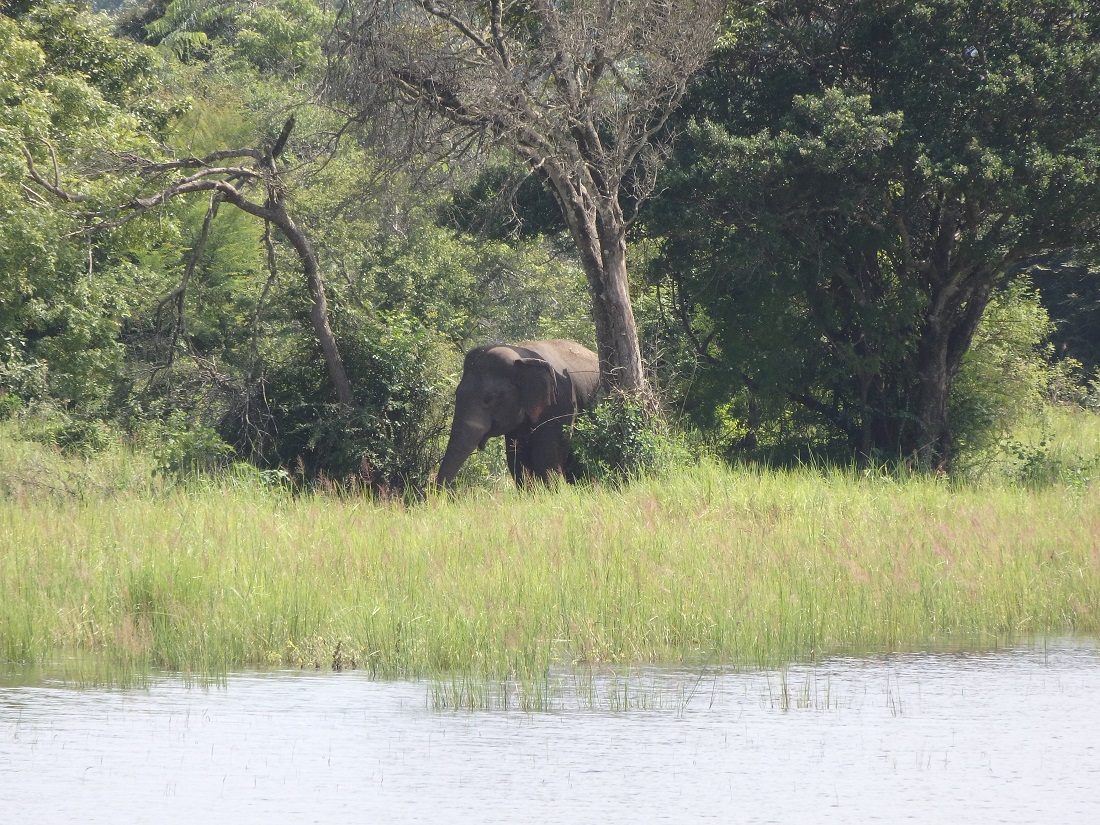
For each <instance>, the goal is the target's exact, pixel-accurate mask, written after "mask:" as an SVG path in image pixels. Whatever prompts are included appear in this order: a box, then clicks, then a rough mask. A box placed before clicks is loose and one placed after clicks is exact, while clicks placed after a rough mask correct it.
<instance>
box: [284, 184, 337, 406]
mask: <svg viewBox="0 0 1100 825" xmlns="http://www.w3.org/2000/svg"><path fill="white" fill-rule="evenodd" d="M271 209H272V218H273V220H272V223H274V224H275V225H276V226H278V227H279V229H280V230H281V231H282V233H283V234H284V235H285V236H286V239H287V240H288V241H290V243H291V245H292V246H293V247H294V249H295V251H296V252H297V253H298V257H299V259H301V261H302V271H303V273H304V274H305V276H306V283H307V284H308V285H309V294H310V296H311V297H312V298H313V306H312V307H310V310H309V318H310V321H312V323H313V332H314V334H315V335H316V336H317V343H318V344H319V345H320V346H321V355H322V357H323V358H324V360H325V368H326V369H327V370H328V377H329V380H330V381H331V382H332V386H333V388H334V389H335V390H336V400H337V401H338V402H339V403H340V404H342V405H344V406H345V407H351V406H353V405H354V404H355V399H354V397H353V396H352V392H351V382H350V381H349V380H348V373H347V370H346V369H345V368H344V359H343V357H341V355H340V348H339V347H338V346H337V345H336V336H335V335H334V334H333V332H332V327H331V326H330V325H329V321H328V300H327V299H326V298H325V283H324V281H323V280H322V278H321V272H320V269H319V268H318V266H317V256H316V255H315V254H314V252H313V245H312V244H311V243H310V242H309V238H307V237H306V235H305V233H304V232H302V231H301V230H300V229H299V228H298V227H297V225H295V223H294V221H293V220H291V218H290V215H289V214H287V211H286V208H285V207H284V205H283V203H282V201H278V202H276V203H274V204H272V205H271Z"/></svg>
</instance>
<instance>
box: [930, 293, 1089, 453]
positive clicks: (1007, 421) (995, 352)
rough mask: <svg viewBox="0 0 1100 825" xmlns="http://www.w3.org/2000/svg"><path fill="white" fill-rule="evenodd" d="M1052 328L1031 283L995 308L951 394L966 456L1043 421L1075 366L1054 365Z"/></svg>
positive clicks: (1005, 295) (994, 302) (1006, 295)
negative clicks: (1056, 386)
mask: <svg viewBox="0 0 1100 825" xmlns="http://www.w3.org/2000/svg"><path fill="white" fill-rule="evenodd" d="M1052 326H1053V325H1052V324H1051V322H1050V319H1049V317H1048V315H1047V311H1046V309H1044V307H1043V305H1042V303H1041V301H1040V299H1039V295H1038V294H1037V293H1036V292H1035V291H1034V290H1033V289H1032V288H1031V283H1030V281H1028V280H1027V279H1026V278H1020V279H1017V280H1016V281H1014V282H1013V283H1011V284H1010V285H1009V286H1008V287H1007V288H1006V289H1005V290H1003V291H1002V292H1000V293H998V294H997V295H996V296H994V298H993V299H992V300H991V301H990V302H989V306H988V308H987V309H986V311H985V314H984V315H983V316H982V322H981V325H980V326H979V328H978V331H977V333H976V334H975V336H974V343H973V345H972V347H971V349H970V350H969V352H967V354H966V356H965V357H964V358H963V364H962V369H961V370H960V371H959V376H958V378H957V379H956V380H955V383H954V385H953V387H952V390H951V419H952V421H953V422H954V432H955V437H956V439H957V440H958V444H959V447H960V449H961V451H962V452H963V453H964V454H965V453H968V452H969V453H980V452H981V451H983V450H986V449H989V448H990V447H992V446H993V445H995V444H997V443H999V442H1000V441H1001V440H1002V439H1004V438H1005V437H1006V435H1007V434H1008V433H1010V432H1011V431H1012V430H1013V429H1015V428H1016V427H1017V426H1018V425H1019V424H1020V423H1021V422H1023V421H1025V420H1027V419H1029V418H1035V417H1036V416H1039V415H1041V413H1042V412H1043V408H1044V405H1045V403H1046V402H1047V401H1048V400H1049V399H1050V392H1051V387H1052V384H1053V383H1054V382H1055V381H1057V380H1058V379H1059V377H1060V375H1061V373H1062V372H1064V371H1065V370H1066V369H1067V368H1070V367H1071V366H1072V365H1071V364H1067V363H1065V362H1061V363H1055V362H1054V361H1053V360H1052V356H1053V347H1052V346H1051V344H1050V343H1049V338H1050V334H1051V331H1052Z"/></svg>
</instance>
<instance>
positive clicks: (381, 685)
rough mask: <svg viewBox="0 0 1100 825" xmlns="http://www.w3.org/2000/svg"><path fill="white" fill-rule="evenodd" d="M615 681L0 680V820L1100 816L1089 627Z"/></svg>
mask: <svg viewBox="0 0 1100 825" xmlns="http://www.w3.org/2000/svg"><path fill="white" fill-rule="evenodd" d="M622 676H623V675H622V674H617V675H614V674H612V675H609V674H603V675H601V676H600V677H598V678H597V679H596V680H595V681H594V682H593V683H591V684H587V683H586V685H585V686H584V687H583V689H582V690H581V695H572V696H571V694H570V691H571V690H572V688H571V687H570V685H571V684H572V682H571V677H570V676H569V675H568V674H562V675H561V676H560V679H561V681H562V683H563V685H564V688H563V690H564V693H563V694H562V696H561V697H560V699H559V702H558V706H559V707H560V708H561V709H560V710H556V711H552V712H538V713H527V712H522V711H517V710H498V711H475V712H468V711H458V712H454V711H439V710H436V709H434V707H433V704H434V703H433V695H435V694H434V693H433V690H432V688H431V685H430V684H429V683H427V682H419V683H409V682H380V681H371V680H370V679H368V678H366V677H365V676H364V675H362V674H358V673H354V672H352V673H321V674H314V673H297V672H295V673H284V672H278V673H263V674H239V675H231V676H230V677H229V678H228V680H227V681H226V682H225V683H224V684H222V685H221V686H216V687H201V686H194V685H192V686H188V685H186V684H185V683H184V682H183V681H182V680H180V679H178V678H173V677H168V676H166V677H162V678H155V679H154V680H153V681H152V683H151V684H150V685H148V686H147V687H144V688H141V689H134V690H96V689H76V688H70V687H65V686H62V685H60V684H51V683H49V682H45V683H43V682H38V683H34V684H22V685H21V684H18V683H15V684H13V680H12V679H11V678H9V679H8V681H7V682H0V684H2V685H6V686H2V687H0V823H39V825H49V823H67V822H79V823H111V825H117V824H118V823H130V822H152V821H156V822H158V823H176V822H178V823H187V825H195V823H218V822H233V823H235V825H245V824H246V823H263V825H272V823H283V822H286V823H302V822H324V823H344V822H374V823H403V822H430V823H479V825H482V824H483V823H517V822H527V821H534V822H538V823H558V822H561V823H566V822H568V823H590V822H591V823H597V822H598V823H620V822H621V823H631V825H636V823H649V822H698V821H708V820H713V821H720V822H739V823H749V822H761V823H763V822H797V823H811V822H906V821H913V822H960V821H964V820H965V821H967V822H971V823H981V822H1034V823H1050V822H1058V823H1078V822H1080V823H1096V822H1100V708H1098V706H1097V698H1098V697H1100V653H1098V652H1097V646H1096V644H1095V642H1074V641H1061V642H1057V643H1047V644H1045V645H1043V646H1032V647H1027V648H1020V649H1014V650H1007V651H1001V652H996V653H951V654H942V653H941V654H931V653H929V654H906V655H893V656H885V657H871V658H852V659H833V660H829V661H826V662H822V663H819V664H818V665H816V666H812V667H811V666H804V667H791V668H789V669H787V670H786V671H785V672H777V671H773V672H753V673H736V672H717V671H710V670H707V671H702V672H700V671H695V672H692V673H685V672H676V671H662V670H646V671H635V672H633V673H631V674H630V678H629V680H627V681H626V682H624V681H623V678H622ZM15 681H16V682H17V680H15ZM623 707H626V708H628V709H626V710H623V709H621V708H623ZM613 708H618V709H613ZM629 708H634V709H629ZM639 708H640V709H639Z"/></svg>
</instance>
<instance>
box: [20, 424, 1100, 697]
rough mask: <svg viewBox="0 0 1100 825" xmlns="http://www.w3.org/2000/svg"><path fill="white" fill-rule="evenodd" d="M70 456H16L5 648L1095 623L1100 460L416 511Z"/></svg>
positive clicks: (698, 482)
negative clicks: (972, 474)
mask: <svg viewBox="0 0 1100 825" xmlns="http://www.w3.org/2000/svg"><path fill="white" fill-rule="evenodd" d="M1077 424H1078V426H1084V427H1086V428H1087V435H1086V436H1085V437H1086V438H1088V439H1091V444H1090V445H1089V448H1090V451H1091V454H1092V456H1093V461H1092V465H1091V467H1085V466H1083V465H1080V464H1078V465H1077V468H1078V469H1079V470H1087V471H1088V472H1090V473H1092V475H1093V477H1095V476H1096V474H1097V472H1098V467H1097V462H1096V460H1095V456H1096V455H1098V454H1100V449H1097V448H1098V447H1100V443H1098V442H1100V427H1098V426H1097V421H1096V419H1095V417H1094V416H1091V415H1090V416H1088V417H1087V419H1080V420H1079V421H1078V422H1077ZM1080 437H1082V431H1081V430H1078V438H1080ZM1078 446H1081V444H1080V442H1078ZM1062 457H1063V458H1065V459H1066V461H1067V462H1072V461H1077V460H1079V458H1080V455H1073V456H1071V455H1070V454H1069V453H1065V454H1062ZM1052 460H1053V459H1052ZM57 461H59V459H57V458H56V457H55V456H51V455H50V454H49V452H48V451H47V453H46V455H45V456H43V455H42V454H41V453H40V452H38V453H36V452H35V447H34V445H28V444H24V445H22V447H19V446H13V444H12V442H7V443H6V445H5V447H4V462H3V468H4V469H3V473H2V474H3V479H2V481H3V484H4V487H5V493H6V494H5V495H4V496H3V498H2V499H0V535H3V537H4V542H3V546H4V552H3V553H2V554H0V589H2V592H3V593H4V594H5V597H4V599H3V600H2V602H0V658H2V660H3V661H4V662H6V663H7V664H9V665H11V664H15V663H44V662H56V661H59V660H61V661H64V660H65V659H66V658H69V659H71V660H73V661H80V660H81V659H87V658H92V659H95V660H96V661H98V662H100V663H106V664H108V665H110V666H113V667H115V668H117V669H118V671H119V672H123V673H129V672H133V671H134V670H135V669H136V670H138V671H141V670H144V669H145V668H147V667H155V668H169V669H174V670H183V671H189V672H194V673H200V674H211V673H212V674H217V673H221V672H224V671H226V670H229V669H233V668H241V667H266V666H280V667H285V666H291V667H307V668H324V669H330V668H335V669H340V668H352V667H354V668H361V669H365V670H368V671H370V672H371V673H373V674H376V675H378V676H381V677H417V676H427V675H432V676H438V675H442V674H449V675H450V676H451V677H454V676H455V675H456V674H458V675H462V676H464V677H465V676H469V677H471V678H472V679H475V680H491V679H509V678H517V679H519V680H520V681H524V680H526V681H528V682H530V681H531V680H537V679H539V678H544V676H545V673H546V672H547V669H548V668H549V667H550V666H552V665H555V664H560V665H566V666H569V665H574V664H579V665H589V664H599V663H630V664H638V663H650V662H660V663H687V664H691V665H698V664H700V663H722V664H731V663H732V664H743V665H759V664H777V663H784V662H787V661H791V660H796V659H797V660H807V659H814V658H817V657H823V656H828V655H830V654H837V653H845V652H857V651H859V652H863V651H889V650H899V649H901V650H905V649H913V648H920V647H926V646H945V645H964V646H969V645H977V646H989V645H996V644H998V643H1003V642H1005V641H1008V640H1012V639H1020V638H1028V637H1031V636H1034V635H1046V634H1064V633H1084V634H1092V633H1096V632H1097V631H1098V630H1100V544H1098V543H1097V542H1098V538H1097V537H1098V536H1100V483H1097V482H1096V481H1090V480H1088V479H1087V478H1085V477H1078V478H1077V479H1076V480H1074V478H1070V477H1067V478H1066V479H1059V480H1056V481H1050V480H1049V479H1047V480H1044V481H1043V482H1042V483H1039V484H1032V485H1027V484H1020V483H1013V484H992V483H990V484H984V485H975V484H962V483H958V482H952V481H950V480H947V479H945V478H936V477H929V476H927V475H921V474H915V475H913V476H911V477H909V478H904V479H900V478H898V477H897V476H896V475H892V474H889V473H878V472H875V471H872V470H868V471H865V472H859V471H855V470H832V469H814V468H803V469H795V470H766V469H760V468H739V469H730V468H728V467H724V466H721V465H719V464H717V463H715V462H714V461H710V460H706V461H703V462H701V463H699V464H698V465H696V466H691V467H682V468H679V469H677V470H675V471H673V472H670V473H667V474H665V475H664V476H656V475H655V476H650V477H647V478H640V479H637V480H635V481H634V482H633V483H632V484H630V485H628V486H625V487H623V486H603V485H596V486H591V485H581V486H577V487H569V486H564V485H563V486H562V487H561V488H559V489H554V490H546V491H541V492H535V493H523V492H518V491H516V490H514V489H513V488H512V487H510V486H509V485H507V484H506V483H501V484H498V485H495V486H490V487H481V488H480V489H474V490H469V491H467V493H466V494H464V495H459V496H450V495H438V496H429V497H428V498H427V499H426V500H424V501H422V502H420V503H416V504H413V505H408V504H405V503H403V502H402V501H400V500H393V501H390V502H380V501H377V500H373V499H371V498H369V497H364V496H362V495H360V494H338V493H327V494H326V493H306V494H295V493H294V492H293V491H291V490H290V489H288V488H287V487H286V486H285V485H280V484H279V483H272V481H271V479H265V478H263V477H262V476H260V475H259V474H257V473H255V472H247V471H245V470H244V469H242V470H240V471H238V472H237V473H229V474H227V475H223V476H222V477H220V478H218V479H212V478H208V479H207V480H205V481H192V482H189V483H186V484H181V483H174V484H169V483H166V482H165V481H164V480H163V479H160V480H158V479H155V478H153V477H151V476H149V475H148V474H147V466H146V465H143V464H142V461H141V459H140V457H138V456H134V455H133V454H132V453H131V452H130V451H129V450H128V449H122V448H119V449H118V450H117V451H116V452H115V453H114V454H113V457H112V458H109V459H105V458H103V457H100V458H99V459H97V460H96V462H93V463H92V464H86V463H84V462H83V460H80V461H79V462H77V464H76V465H73V464H72V463H71V460H70V464H69V466H68V467H67V468H65V469H63V468H61V467H60V466H59V465H58V464H57V463H53V464H51V463H50V462H57ZM66 472H68V473H69V474H70V475H69V476H66V475H65V473H66Z"/></svg>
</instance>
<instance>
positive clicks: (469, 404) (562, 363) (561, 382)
mask: <svg viewBox="0 0 1100 825" xmlns="http://www.w3.org/2000/svg"><path fill="white" fill-rule="evenodd" d="M599 385H600V363H599V359H598V358H597V357H596V353H594V352H592V351H591V350H589V349H587V348H586V347H583V346H581V345H580V344H578V343H577V342H575V341H565V340H552V341H522V342H520V343H518V344H501V345H495V346H494V345H490V346H483V347H475V348H474V349H472V350H470V351H469V352H468V353H466V360H465V362H464V364H463V367H462V380H461V381H460V382H459V384H458V389H456V390H455V415H454V421H453V423H452V424H451V437H450V440H449V441H448V442H447V452H446V453H445V454H444V456H443V463H442V464H441V465H440V467H439V475H438V476H437V479H436V480H437V482H438V483H439V484H441V485H443V486H450V485H452V484H453V483H454V480H455V476H457V475H458V471H459V469H460V468H461V467H462V465H463V463H465V461H466V459H468V458H469V457H470V456H471V455H472V454H473V452H474V450H475V449H484V448H485V442H487V441H488V440H489V439H490V438H493V437H494V436H498V435H502V436H504V438H505V449H506V451H507V455H508V470H509V472H511V474H512V478H514V479H515V480H516V484H518V485H519V486H521V487H523V486H526V485H527V484H528V483H529V482H530V481H532V480H539V481H542V482H547V481H549V480H550V479H551V478H552V477H553V476H555V475H561V476H563V477H564V478H565V479H566V480H567V481H574V480H575V479H576V468H575V467H574V464H573V459H572V452H571V451H570V449H569V437H570V433H571V431H572V424H573V419H574V418H576V416H577V413H579V412H580V411H581V410H584V409H587V408H588V407H589V406H590V405H591V403H592V400H593V398H594V396H595V394H596V390H597V389H598V388H599Z"/></svg>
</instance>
